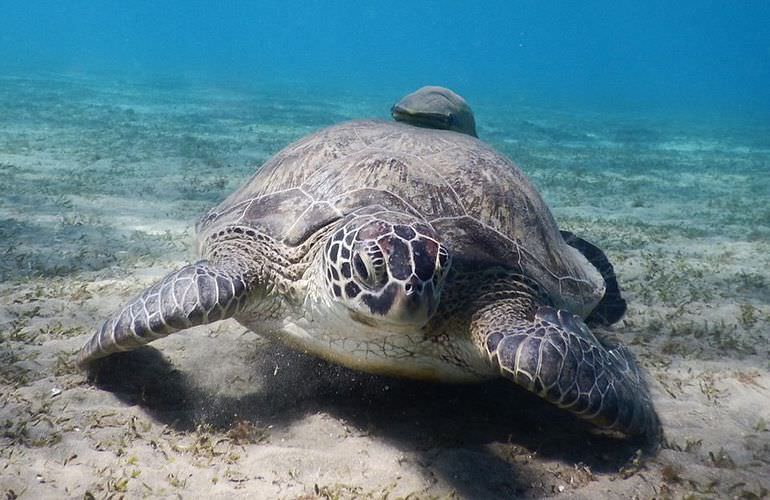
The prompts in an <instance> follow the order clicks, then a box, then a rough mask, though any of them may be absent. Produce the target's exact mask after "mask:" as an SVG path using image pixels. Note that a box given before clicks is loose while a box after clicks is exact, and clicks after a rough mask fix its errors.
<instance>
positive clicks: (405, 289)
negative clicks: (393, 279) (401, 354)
mask: <svg viewBox="0 0 770 500" xmlns="http://www.w3.org/2000/svg"><path fill="white" fill-rule="evenodd" d="M437 303H438V301H437V300H436V295H435V294H434V293H433V283H431V282H430V281H428V282H425V281H422V280H421V279H420V278H418V277H416V276H412V277H411V278H409V279H408V280H407V281H406V282H405V283H404V284H403V285H401V286H399V290H398V292H397V293H396V297H395V299H394V306H395V308H394V309H395V310H396V311H401V312H402V314H401V316H402V317H401V318H399V320H401V321H404V322H407V323H410V324H413V325H418V326H423V325H425V324H426V323H427V322H428V321H429V320H430V318H431V316H433V313H434V312H436V306H437V305H438V304H437Z"/></svg>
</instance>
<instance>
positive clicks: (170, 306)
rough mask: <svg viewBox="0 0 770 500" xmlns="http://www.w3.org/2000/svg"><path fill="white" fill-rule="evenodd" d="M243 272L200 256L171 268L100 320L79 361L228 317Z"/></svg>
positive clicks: (243, 287)
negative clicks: (220, 266)
mask: <svg viewBox="0 0 770 500" xmlns="http://www.w3.org/2000/svg"><path fill="white" fill-rule="evenodd" d="M246 297H247V283H246V282H245V281H244V279H243V278H242V277H241V276H238V275H234V274H229V273H227V272H225V271H222V270H220V269H217V268H215V267H213V266H211V265H210V264H209V262H207V261H200V262H197V263H195V264H191V265H188V266H185V267H183V268H181V269H179V270H178V271H175V272H173V273H171V274H169V275H167V276H166V277H165V278H163V279H162V280H160V281H159V282H157V283H155V284H154V285H152V286H151V287H150V288H148V289H146V290H145V291H144V292H142V293H141V295H139V296H138V297H136V298H135V299H134V300H132V301H130V302H129V303H128V304H127V305H126V306H125V307H124V308H123V309H122V310H121V311H120V312H118V313H117V314H115V315H114V316H113V317H112V318H111V319H109V320H107V321H105V322H104V323H102V326H101V327H100V328H99V330H98V331H97V332H96V334H94V336H93V337H91V339H90V340H89V341H88V343H87V344H86V345H85V346H83V348H82V349H81V351H80V353H79V355H78V360H77V363H78V365H79V366H82V367H85V366H87V365H88V363H89V362H91V361H93V360H95V359H98V358H102V357H105V356H109V355H110V354H112V353H115V352H120V351H128V350H131V349H135V348H137V347H139V346H142V345H144V344H147V343H149V342H152V341H153V340H157V339H159V338H162V337H165V336H166V335H169V334H171V333H174V332H178V331H180V330H184V329H186V328H190V327H192V326H196V325H201V324H206V323H211V322H214V321H219V320H221V319H226V318H230V317H232V316H233V315H234V314H236V313H237V312H238V311H239V310H240V309H241V308H242V307H243V305H244V302H245V300H246Z"/></svg>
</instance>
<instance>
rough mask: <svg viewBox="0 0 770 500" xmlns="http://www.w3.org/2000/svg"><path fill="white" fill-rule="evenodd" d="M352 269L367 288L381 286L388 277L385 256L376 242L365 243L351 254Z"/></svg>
mask: <svg viewBox="0 0 770 500" xmlns="http://www.w3.org/2000/svg"><path fill="white" fill-rule="evenodd" d="M353 269H354V271H355V273H356V276H357V277H358V279H359V280H361V283H363V284H364V285H365V286H367V287H368V288H377V287H378V286H382V285H384V284H385V282H386V281H387V279H388V273H387V271H386V269H385V257H384V256H383V255H382V250H380V247H379V246H377V244H372V245H366V246H365V247H363V248H361V249H360V250H358V251H357V252H355V254H354V255H353Z"/></svg>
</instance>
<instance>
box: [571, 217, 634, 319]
mask: <svg viewBox="0 0 770 500" xmlns="http://www.w3.org/2000/svg"><path fill="white" fill-rule="evenodd" d="M559 232H560V233H561V237H562V238H564V242H565V243H566V244H568V245H569V246H571V247H572V248H574V249H576V250H577V251H578V252H580V253H582V254H583V257H585V258H586V259H588V262H590V263H591V265H593V266H594V267H595V268H596V269H597V270H598V271H599V273H601V275H602V278H604V285H605V287H606V289H605V292H604V297H602V300H601V301H600V302H599V304H598V305H597V306H596V307H595V308H594V310H593V311H591V314H589V315H588V317H587V318H586V323H588V324H600V325H612V324H614V323H617V322H618V321H620V318H622V317H623V315H624V314H625V313H626V309H627V307H628V306H627V304H626V301H625V299H624V298H623V297H621V295H620V286H619V285H618V278H617V276H616V275H615V268H614V267H612V264H611V263H610V260H609V259H608V258H607V256H606V255H605V254H604V252H602V250H601V249H600V248H599V247H597V246H596V245H594V244H593V243H589V242H588V241H586V240H584V239H583V238H581V237H579V236H576V235H575V234H574V233H571V232H569V231H559Z"/></svg>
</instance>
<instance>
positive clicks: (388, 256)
mask: <svg viewBox="0 0 770 500" xmlns="http://www.w3.org/2000/svg"><path fill="white" fill-rule="evenodd" d="M323 260H324V266H325V269H324V271H325V273H326V277H325V282H326V285H327V289H328V291H329V293H330V294H331V297H332V300H334V301H335V302H337V303H341V304H342V305H344V306H345V308H346V309H347V310H348V312H349V313H350V316H351V317H352V318H353V319H354V320H356V321H358V322H360V323H364V324H367V325H370V326H378V325H382V324H387V325H389V326H396V327H398V326H404V327H410V328H420V327H422V326H424V325H425V324H426V323H427V322H428V320H429V319H430V318H431V316H432V315H433V313H434V312H435V311H436V308H437V306H438V302H439V296H440V293H441V288H442V286H443V284H444V279H445V277H446V275H447V271H448V270H449V267H450V265H451V262H450V256H449V252H448V251H447V249H446V247H444V246H443V245H442V244H441V243H440V242H439V239H438V236H437V234H436V232H435V231H434V230H433V229H432V228H431V227H430V225H428V224H426V223H425V222H423V221H421V220H420V219H417V218H415V217H411V216H407V215H403V214H395V213H392V212H389V213H387V214H385V215H383V214H377V215H372V216H358V217H354V218H353V219H352V220H350V221H348V222H347V223H346V224H345V225H344V226H343V227H341V228H340V229H339V230H337V231H336V232H335V233H334V234H333V235H332V236H330V238H329V240H328V241H327V243H326V246H325V249H324V259H323Z"/></svg>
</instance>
